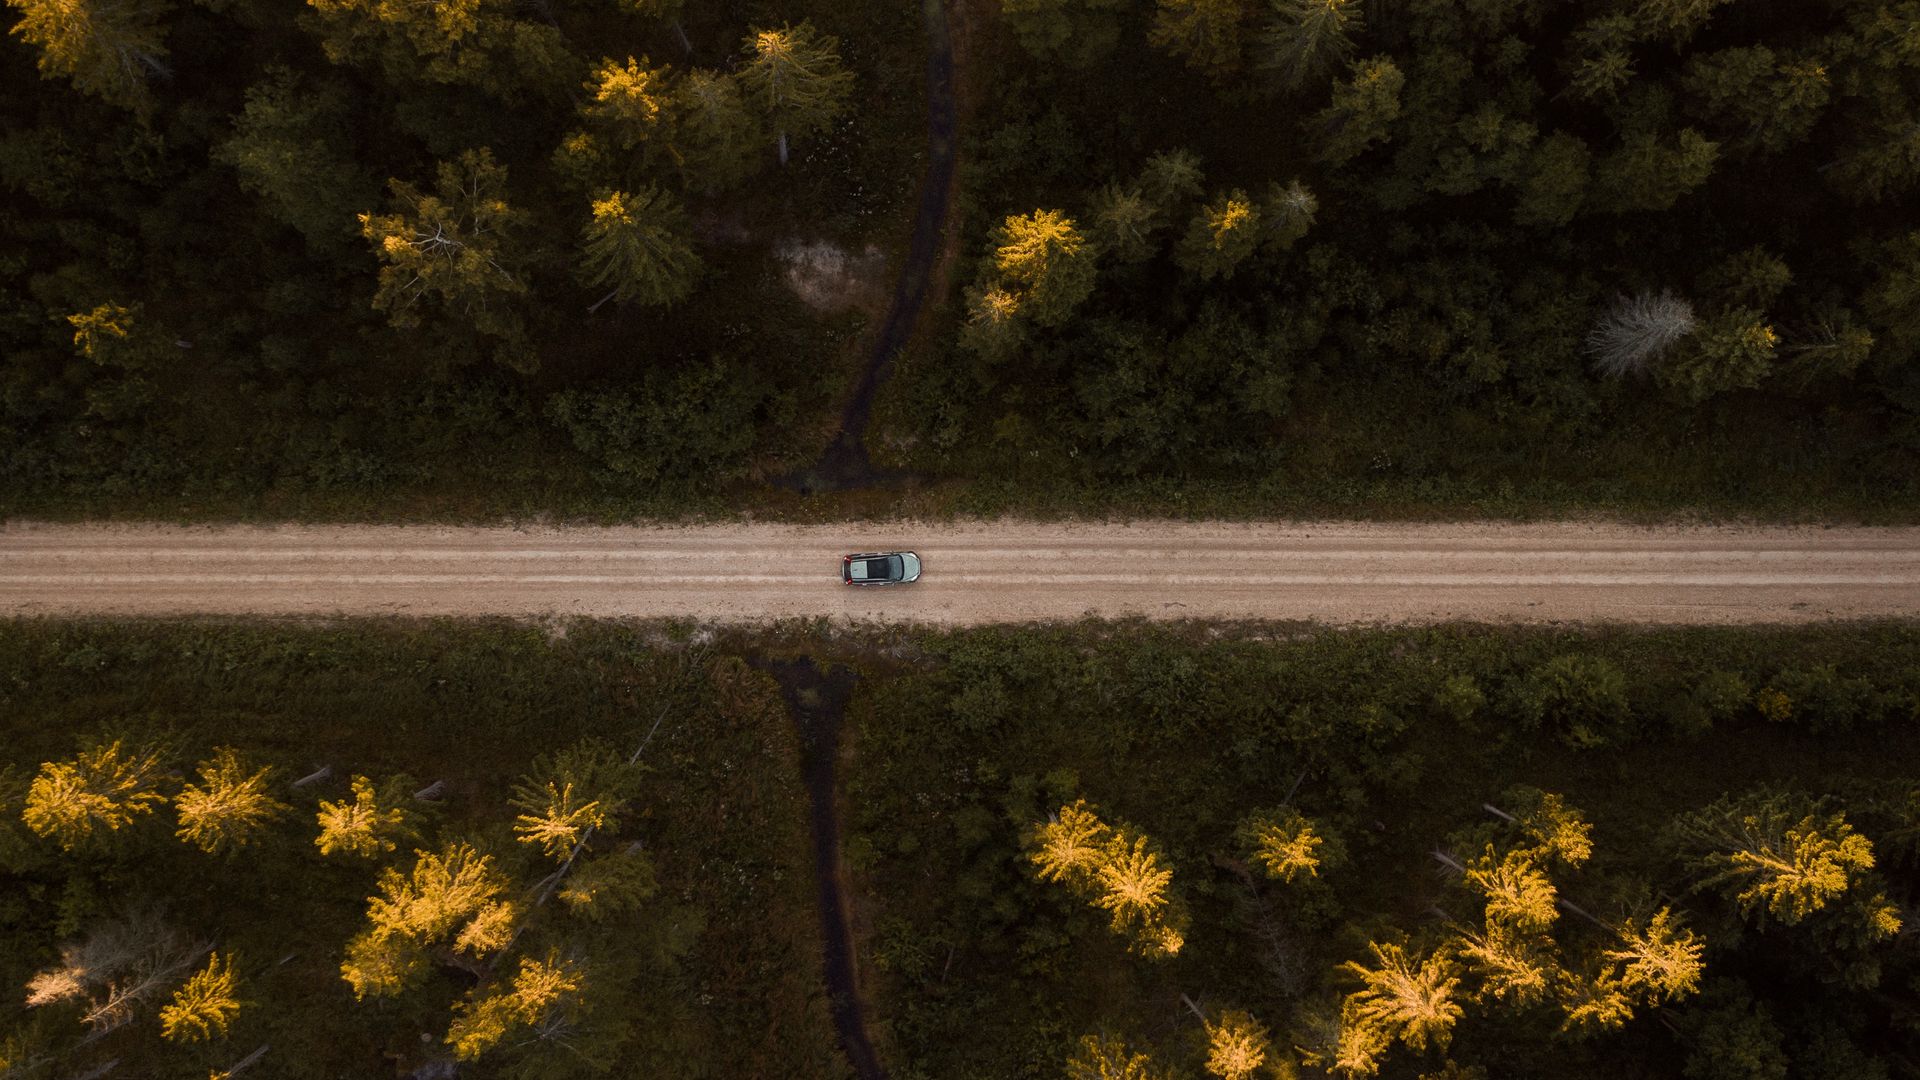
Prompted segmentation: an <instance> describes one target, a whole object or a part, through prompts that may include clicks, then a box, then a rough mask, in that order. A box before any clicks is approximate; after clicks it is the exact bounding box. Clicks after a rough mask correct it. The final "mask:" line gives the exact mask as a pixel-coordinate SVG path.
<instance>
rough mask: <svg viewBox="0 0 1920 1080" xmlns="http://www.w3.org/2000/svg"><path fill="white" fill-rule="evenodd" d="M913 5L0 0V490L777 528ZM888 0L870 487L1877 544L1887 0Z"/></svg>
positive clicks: (868, 242) (1917, 376) (1892, 97)
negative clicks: (930, 259) (945, 74)
mask: <svg viewBox="0 0 1920 1080" xmlns="http://www.w3.org/2000/svg"><path fill="white" fill-rule="evenodd" d="M915 8H916V5H911V4H901V3H879V2H877V0H850V2H836V3H827V2H825V0H789V2H783V3H771V2H761V0H755V2H745V0H695V2H692V3H683V2H681V0H529V2H525V3H509V2H507V0H464V2H461V3H452V2H446V3H433V4H425V5H403V4H396V3H388V2H384V0H139V2H130V3H109V2H107V0H8V2H7V7H6V9H5V10H6V15H7V18H8V20H9V22H10V25H9V33H8V34H7V38H6V43H5V46H4V47H0V193H3V194H0V238H3V239H0V489H3V490H4V491H5V495H4V498H5V499H6V501H7V504H8V505H10V506H13V507H17V508H29V509H32V510H34V511H35V512H42V513H71V514H108V513H153V512H164V513H168V514H174V515H184V516H233V515H262V514H265V515H271V514H276V513H277V514H285V513H300V514H306V515H309V516H368V515H373V516H381V517H387V518H395V517H401V518H405V517H451V518H461V517H468V518H470V517H474V516H487V515H498V514H502V513H507V514H520V515H525V514H535V513H558V514H565V515H595V516H602V517H605V516H619V515H631V514H634V513H641V512H674V511H685V510H717V511H737V510H738V509H739V508H740V507H742V506H754V507H757V508H760V509H765V510H769V511H772V512H793V511H792V505H793V504H792V503H791V502H788V501H783V500H782V497H781V496H780V495H779V493H778V491H777V490H776V489H775V487H774V486H773V484H772V482H774V481H778V480H780V479H781V478H782V477H785V476H788V475H790V474H791V473H792V472H793V470H795V469H798V468H800V467H802V466H804V465H806V464H807V463H808V462H809V461H812V460H813V459H814V458H816V457H817V456H818V455H819V454H820V452H821V450H822V448H823V447H825V446H826V445H827V443H828V442H829V441H830V440H831V439H832V437H833V436H834V434H835V431H836V425H837V423H838V417H839V415H840V410H841V408H842V406H843V405H844V403H845V401H846V400H847V397H848V395H849V394H850V393H851V389H852V387H853V386H854V385H855V383H856V381H857V378H858V375H859V373H860V372H861V370H862V369H863V367H864V366H865V365H866V364H867V362H868V357H867V356H866V355H865V352H866V346H867V343H868V341H869V339H870V338H871V336H872V334H873V333H874V330H875V324H876V323H877V322H878V319H877V315H878V306H879V305H880V304H881V303H883V302H884V301H883V299H882V298H883V297H884V296H885V295H886V294H887V293H888V292H890V291H891V286H892V281H893V278H892V275H894V274H895V273H898V272H901V270H902V267H901V263H902V260H903V259H904V257H905V248H906V236H907V233H908V226H909V217H910V215H911V213H912V210H913V207H914V205H915V196H916V191H917V189H918V188H919V186H920V185H921V184H922V182H923V176H922V173H923V170H924V162H925V160H926V158H927V154H928V143H927V137H928V136H927V131H926V102H927V100H928V98H927V93H926V89H925V87H926V72H927V70H928V65H929V63H930V62H931V58H930V55H929V53H930V51H931V49H930V46H931V45H932V43H933V42H934V41H935V38H934V37H930V36H929V34H928V33H927V28H926V26H925V25H923V21H922V18H923V13H922V12H921V11H918V10H915ZM929 10H932V11H934V12H935V13H936V14H935V16H934V17H939V18H943V19H945V20H946V21H947V22H948V23H950V24H951V26H952V29H953V31H954V35H953V36H954V40H955V41H956V42H957V43H958V45H957V48H956V51H955V54H954V76H953V78H954V81H955V84H956V85H957V87H958V90H959V98H960V109H961V127H960V138H959V146H958V162H959V165H958V181H957V184H956V187H955V191H954V195H953V198H954V202H953V206H952V208H951V213H949V215H948V218H947V220H948V236H947V239H946V242H945V246H944V247H943V249H942V251H941V258H940V260H939V261H938V264H937V266H936V267H935V268H934V271H933V280H934V282H935V287H934V291H933V295H932V297H931V301H930V304H929V308H928V310H927V311H926V312H925V313H924V318H922V319H921V320H920V322H921V332H920V333H919V334H918V335H917V336H915V337H914V338H913V339H912V341H911V343H910V345H909V347H908V348H907V349H906V350H905V351H904V352H903V353H901V354H900V355H899V356H898V357H894V358H890V359H893V360H894V361H895V366H894V368H893V377H892V378H891V379H890V380H888V381H887V382H886V383H885V384H884V386H883V387H882V389H881V392H880V397H879V400H878V402H877V403H876V405H875V408H874V411H873V422H872V426H871V428H870V429H868V430H866V431H864V432H861V433H859V434H862V435H864V436H865V440H866V444H867V446H868V447H869V449H870V451H871V453H872V455H873V458H874V460H875V462H876V464H877V465H879V466H881V467H882V468H885V469H892V470H896V471H897V472H899V473H901V474H903V475H906V476H908V477H911V478H912V483H911V484H910V485H909V489H908V490H906V491H904V492H900V493H897V494H896V495H895V496H894V498H895V499H896V501H897V503H898V505H900V506H902V507H904V508H906V509H908V510H912V511H916V512H937V511H942V510H956V511H991V510H997V509H1028V510H1039V509H1062V508H1064V509H1081V510H1087V509H1092V510H1101V509H1106V510H1153V511H1157V512H1172V513H1198V512H1206V513H1212V514H1223V515H1233V516H1250V515H1256V514H1262V513H1266V514H1271V513H1276V512H1294V511H1298V512H1321V511H1339V512H1344V513H1357V514H1369V515H1407V514H1414V515H1434V514H1439V515H1448V514H1451V515H1455V516H1458V515H1461V514H1484V513H1496V514H1531V513H1546V512H1570V511H1600V512H1608V513H1617V514H1635V515H1655V516H1657V515H1660V514H1671V513H1674V512H1682V511H1702V512H1707V513H1739V514H1746V515H1757V516H1764V517H1772V518H1803V517H1807V516H1818V515H1820V514H1828V515H1839V516H1845V517H1853V518H1862V519H1870V520H1911V518H1912V507H1913V506H1914V505H1916V503H1915V500H1914V498H1913V496H1914V495H1915V494H1916V490H1915V484H1916V479H1915V478H1916V477H1920V365H1917V364H1916V349H1917V348H1920V220H1916V218H1915V215H1914V212H1913V211H1914V205H1915V203H1914V192H1913V189H1914V185H1915V182H1916V179H1920V135H1916V132H1920V121H1917V120H1916V111H1915V95H1916V93H1920V84H1917V83H1916V72H1917V71H1920V12H1916V10H1915V9H1914V7H1913V5H1912V4H1911V3H1910V2H1905V0H1811V2H1809V0H1609V2H1605V3H1596V4H1589V5H1563V4H1555V3H1550V2H1548V0H1006V2H1004V3H1002V4H1000V5H997V6H989V5H981V4H975V3H972V2H970V0H956V2H955V3H953V4H951V5H949V6H948V7H946V8H945V9H940V8H938V7H937V6H932V7H930V8H929ZM820 266H827V267H832V268H839V269H837V270H832V271H830V276H831V274H835V273H837V274H842V275H843V276H844V277H845V278H847V279H848V280H849V281H851V282H852V284H851V285H848V283H847V281H840V280H839V279H838V278H835V279H834V281H836V282H838V285H836V287H835V288H827V289H824V290H823V289H822V288H820V287H818V286H819V283H818V282H815V283H814V284H813V285H812V286H808V287H801V286H800V285H797V284H796V282H800V281H801V280H802V279H803V278H804V277H805V276H806V275H807V274H808V273H812V272H814V270H817V269H818V267H820ZM808 268H813V269H808ZM862 275H864V276H862ZM838 286H847V288H845V289H841V288H839V287H838ZM823 291H824V293H827V294H834V295H829V296H826V297H825V298H824V299H823V296H822V293H823ZM842 292H847V293H850V295H851V297H852V298H849V296H848V295H839V293H842ZM861 297H864V299H862V298H861ZM1757 433H1764V434H1763V435H1760V434H1757Z"/></svg>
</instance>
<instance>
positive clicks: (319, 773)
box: [293, 765, 333, 790]
mask: <svg viewBox="0 0 1920 1080" xmlns="http://www.w3.org/2000/svg"><path fill="white" fill-rule="evenodd" d="M332 777H333V766H331V765H322V766H320V767H319V768H318V769H316V770H314V771H313V772H310V773H308V774H307V775H305V776H303V777H301V778H300V779H298V780H295V781H294V782H293V786H294V788H295V789H296V790H298V789H300V788H303V787H306V786H308V785H309V784H317V783H319V782H321V781H322V780H328V779H332Z"/></svg>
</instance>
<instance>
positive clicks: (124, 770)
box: [20, 739, 166, 851]
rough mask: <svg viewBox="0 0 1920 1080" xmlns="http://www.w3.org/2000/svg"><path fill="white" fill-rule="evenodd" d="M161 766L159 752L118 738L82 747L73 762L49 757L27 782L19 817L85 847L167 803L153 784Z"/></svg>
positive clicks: (42, 832) (39, 831)
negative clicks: (129, 744)
mask: <svg viewBox="0 0 1920 1080" xmlns="http://www.w3.org/2000/svg"><path fill="white" fill-rule="evenodd" d="M160 769H161V758H160V754H159V753H158V752H157V751H153V750H148V749H141V748H135V747H129V746H127V745H126V744H125V743H124V742H122V741H120V740H118V739H116V740H114V741H113V742H111V743H107V744H105V745H101V746H94V747H90V748H88V749H86V750H82V751H81V752H80V753H78V754H76V755H74V757H73V758H72V760H70V761H50V762H47V763H46V764H44V765H42V766H40V773H39V775H37V776H35V777H34V778H33V782H32V783H31V784H29V785H28V787H27V798H26V802H25V804H24V805H23V807H22V808H21V812H20V818H21V820H22V821H24V822H26V825H27V828H29V829H32V830H33V832H34V834H35V835H38V836H43V837H48V838H51V839H52V840H54V841H55V842H57V843H58V844H59V845H60V847H61V849H62V850H66V851H72V850H74V849H76V848H80V847H84V846H86V845H87V844H88V843H90V842H92V841H94V840H95V839H97V838H99V837H100V836H102V835H103V834H107V833H113V832H118V831H119V830H121V829H123V828H126V827H127V826H128V825H131V824H132V823H133V822H134V820H135V819H136V818H139V817H141V816H143V815H146V814H150V813H152V812H153V810H154V807H156V806H159V805H160V804H161V803H164V802H166V796H164V795H162V794H160V792H158V791H156V790H155V789H154V785H155V784H156V783H157V782H158V780H159V777H160Z"/></svg>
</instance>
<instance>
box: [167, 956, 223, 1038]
mask: <svg viewBox="0 0 1920 1080" xmlns="http://www.w3.org/2000/svg"><path fill="white" fill-rule="evenodd" d="M239 1011H240V999H239V979H238V978H237V977H236V976H235V975H234V971H233V959H232V957H223V956H221V955H220V954H219V953H214V954H213V955H212V956H210V957H208V958H207V966H206V967H204V968H201V969H200V970H199V971H196V972H194V974H193V976H192V977H191V978H189V979H188V980H187V981H186V983H185V985H183V986H181V987H180V989H178V990H176V991H174V994H173V1000H172V1001H171V1002H169V1003H168V1004H167V1005H166V1006H165V1007H163V1008H162V1009H161V1010H160V1034H161V1036H163V1037H164V1038H166V1039H169V1040H171V1041H174V1042H199V1041H201V1040H204V1039H213V1038H217V1037H219V1036H222V1035H225V1034H226V1033H227V1027H228V1025H230V1024H232V1023H233V1018H234V1016H235V1015H236V1014H237V1013H239Z"/></svg>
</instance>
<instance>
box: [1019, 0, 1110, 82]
mask: <svg viewBox="0 0 1920 1080" xmlns="http://www.w3.org/2000/svg"><path fill="white" fill-rule="evenodd" d="M1122 6H1123V4H1122V0H1003V2H1002V3H1001V5H1000V13H1001V15H1002V16H1003V17H1004V18H1005V19H1006V20H1007V26H1008V28H1009V29H1011V30H1012V31H1013V36H1014V39H1015V40H1016V41H1018V42H1020V47H1021V48H1023V49H1025V50H1027V52H1028V53H1029V54H1030V55H1032V56H1033V57H1034V58H1035V59H1038V60H1049V61H1058V62H1062V63H1065V64H1067V65H1068V66H1069V67H1076V68H1079V67H1086V66H1088V65H1090V64H1093V63H1095V62H1096V61H1098V60H1100V59H1101V58H1102V57H1104V56H1106V55H1107V54H1108V53H1111V52H1112V51H1113V47H1114V44H1115V43H1116V42H1118V41H1119V39H1120V23H1119V18H1118V15H1117V12H1118V11H1119V9H1120V8H1121V7H1122Z"/></svg>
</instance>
